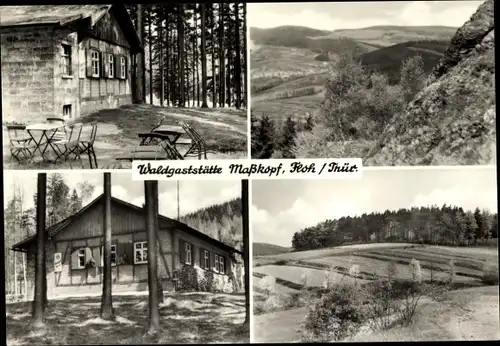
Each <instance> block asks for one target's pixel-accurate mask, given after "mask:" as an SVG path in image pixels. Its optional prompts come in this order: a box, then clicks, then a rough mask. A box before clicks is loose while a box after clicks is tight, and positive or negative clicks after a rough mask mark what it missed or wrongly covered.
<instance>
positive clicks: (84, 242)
mask: <svg viewBox="0 0 500 346" xmlns="http://www.w3.org/2000/svg"><path fill="white" fill-rule="evenodd" d="M4 179H5V182H4V230H5V231H4V240H5V241H4V251H5V253H4V259H5V289H6V296H5V298H6V328H7V329H6V330H7V333H6V340H7V345H69V344H73V345H103V344H108V345H115V344H131V345H137V344H179V343H200V344H206V343H217V342H219V343H220V342H229V343H247V342H249V338H250V330H249V325H250V322H249V321H250V320H249V318H250V299H249V298H250V293H249V290H248V286H249V278H248V276H247V275H245V273H247V272H248V265H249V264H248V256H249V255H248V254H249V252H248V241H249V240H248V232H249V231H248V230H249V228H248V205H249V204H248V199H247V197H246V196H248V186H247V184H245V181H189V182H187V181H159V182H158V181H132V180H131V175H130V173H127V172H120V171H118V172H116V171H115V172H113V173H109V172H104V173H99V172H92V171H73V172H71V173H68V172H66V173H36V172H33V171H30V170H24V171H17V172H13V171H7V172H6V174H5V175H4ZM246 183H248V182H247V181H246ZM245 210H246V211H245ZM40 249H41V250H40Z"/></svg>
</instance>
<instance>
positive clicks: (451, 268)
mask: <svg viewBox="0 0 500 346" xmlns="http://www.w3.org/2000/svg"><path fill="white" fill-rule="evenodd" d="M431 263H432V262H431ZM455 274H456V270H455V261H453V260H450V262H449V263H448V283H451V282H453V280H454V279H455Z"/></svg>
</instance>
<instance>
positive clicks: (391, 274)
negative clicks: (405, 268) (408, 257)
mask: <svg viewBox="0 0 500 346" xmlns="http://www.w3.org/2000/svg"><path fill="white" fill-rule="evenodd" d="M397 275H398V266H397V264H396V262H394V261H390V262H389V263H388V264H387V278H388V279H389V281H392V280H393V279H395V278H396V277H397Z"/></svg>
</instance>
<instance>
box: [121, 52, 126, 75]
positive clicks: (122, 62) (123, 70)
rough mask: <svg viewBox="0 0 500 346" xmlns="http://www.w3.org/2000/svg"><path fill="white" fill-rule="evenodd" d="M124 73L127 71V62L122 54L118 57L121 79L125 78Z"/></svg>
mask: <svg viewBox="0 0 500 346" xmlns="http://www.w3.org/2000/svg"><path fill="white" fill-rule="evenodd" d="M126 73H127V63H126V60H125V57H124V56H122V57H120V77H121V78H122V79H125V78H126Z"/></svg>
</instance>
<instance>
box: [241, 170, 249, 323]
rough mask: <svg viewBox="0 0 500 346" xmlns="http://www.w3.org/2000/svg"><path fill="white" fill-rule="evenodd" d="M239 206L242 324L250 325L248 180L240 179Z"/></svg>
mask: <svg viewBox="0 0 500 346" xmlns="http://www.w3.org/2000/svg"><path fill="white" fill-rule="evenodd" d="M241 204H242V205H241V206H242V219H243V225H242V226H243V261H244V268H245V273H244V274H245V322H243V325H244V326H249V325H250V276H249V273H250V267H249V263H250V262H249V260H250V254H249V251H250V247H249V245H250V244H249V241H250V239H249V227H250V220H249V219H248V209H249V205H248V180H246V179H244V180H242V181H241Z"/></svg>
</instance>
